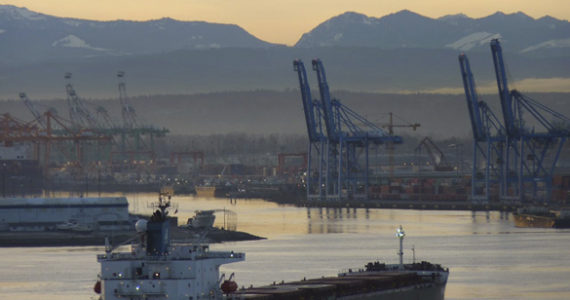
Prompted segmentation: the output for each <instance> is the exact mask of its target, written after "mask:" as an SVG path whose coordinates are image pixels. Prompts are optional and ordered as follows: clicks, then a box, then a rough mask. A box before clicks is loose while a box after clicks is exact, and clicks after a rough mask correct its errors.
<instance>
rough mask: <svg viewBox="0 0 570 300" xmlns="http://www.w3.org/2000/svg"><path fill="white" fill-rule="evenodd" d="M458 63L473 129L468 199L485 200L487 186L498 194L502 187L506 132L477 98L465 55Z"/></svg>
mask: <svg viewBox="0 0 570 300" xmlns="http://www.w3.org/2000/svg"><path fill="white" fill-rule="evenodd" d="M459 66H460V69H461V78H462V80H463V87H464V89H465V98H466V100H467V110H468V111H469V120H470V121H471V129H472V132H473V169H472V174H471V201H473V202H489V200H490V197H491V192H490V188H491V185H498V186H499V194H502V193H503V191H504V189H505V187H504V180H503V176H504V170H503V168H504V163H503V160H504V154H505V151H504V148H505V143H506V131H505V127H504V126H503V125H502V123H501V121H500V120H499V119H498V118H497V116H496V115H495V114H494V113H493V111H492V110H491V108H490V107H489V106H488V105H487V103H486V102H485V101H480V100H479V96H478V95H477V90H476V87H475V79H474V77H473V73H472V72H471V66H470V65H469V59H468V58H467V56H466V55H465V54H460V55H459ZM480 161H481V163H480ZM481 174H483V176H481ZM493 196H494V195H493ZM497 196H498V195H497Z"/></svg>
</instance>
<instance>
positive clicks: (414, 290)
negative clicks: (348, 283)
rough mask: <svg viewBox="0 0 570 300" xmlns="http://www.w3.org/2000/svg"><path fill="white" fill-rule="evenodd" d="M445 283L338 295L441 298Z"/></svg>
mask: <svg viewBox="0 0 570 300" xmlns="http://www.w3.org/2000/svg"><path fill="white" fill-rule="evenodd" d="M444 297H445V285H437V284H420V285H417V286H411V287H404V288H397V289H393V290H389V291H381V292H375V293H366V294H359V295H351V296H345V297H340V298H338V299H342V300H393V299H398V300H417V299H422V300H443V299H444Z"/></svg>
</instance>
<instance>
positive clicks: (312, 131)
mask: <svg viewBox="0 0 570 300" xmlns="http://www.w3.org/2000/svg"><path fill="white" fill-rule="evenodd" d="M293 69H294V70H295V71H296V72H297V75H298V76H299V87H300V89H301V98H302V100H303V110H304V112H305V122H306V124H307V132H308V134H309V140H310V141H311V142H316V141H319V140H320V139H321V138H322V135H320V134H319V133H318V132H317V122H316V121H315V111H314V108H315V106H314V104H313V100H312V99H311V88H310V87H309V81H308V80H307V71H306V70H305V65H304V64H303V62H302V61H301V60H300V59H297V60H295V61H293Z"/></svg>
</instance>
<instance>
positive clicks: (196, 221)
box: [186, 210, 216, 229]
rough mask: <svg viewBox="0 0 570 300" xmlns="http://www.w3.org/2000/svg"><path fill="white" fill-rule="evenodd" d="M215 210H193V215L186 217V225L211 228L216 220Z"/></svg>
mask: <svg viewBox="0 0 570 300" xmlns="http://www.w3.org/2000/svg"><path fill="white" fill-rule="evenodd" d="M215 212H216V211H215V210H197V211H195V212H194V213H195V215H194V217H192V218H188V222H187V224H186V226H187V227H189V228H194V229H204V228H211V227H212V226H214V221H215V220H216V215H214V213H215Z"/></svg>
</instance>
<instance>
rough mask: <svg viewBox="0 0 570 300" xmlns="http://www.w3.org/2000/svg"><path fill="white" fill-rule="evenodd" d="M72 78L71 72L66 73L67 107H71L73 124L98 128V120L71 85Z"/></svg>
mask: <svg viewBox="0 0 570 300" xmlns="http://www.w3.org/2000/svg"><path fill="white" fill-rule="evenodd" d="M71 77H72V74H71V73H70V72H67V73H65V75H64V78H65V80H66V82H67V83H66V84H65V92H66V94H67V105H68V107H69V118H70V120H71V122H73V123H74V124H75V126H77V127H89V128H98V127H99V124H98V123H97V120H96V119H95V117H93V115H92V114H91V112H90V111H89V109H88V108H87V106H85V104H84V103H83V101H81V99H80V98H79V96H78V95H77V93H76V92H75V89H74V88H73V85H72V84H71Z"/></svg>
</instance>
